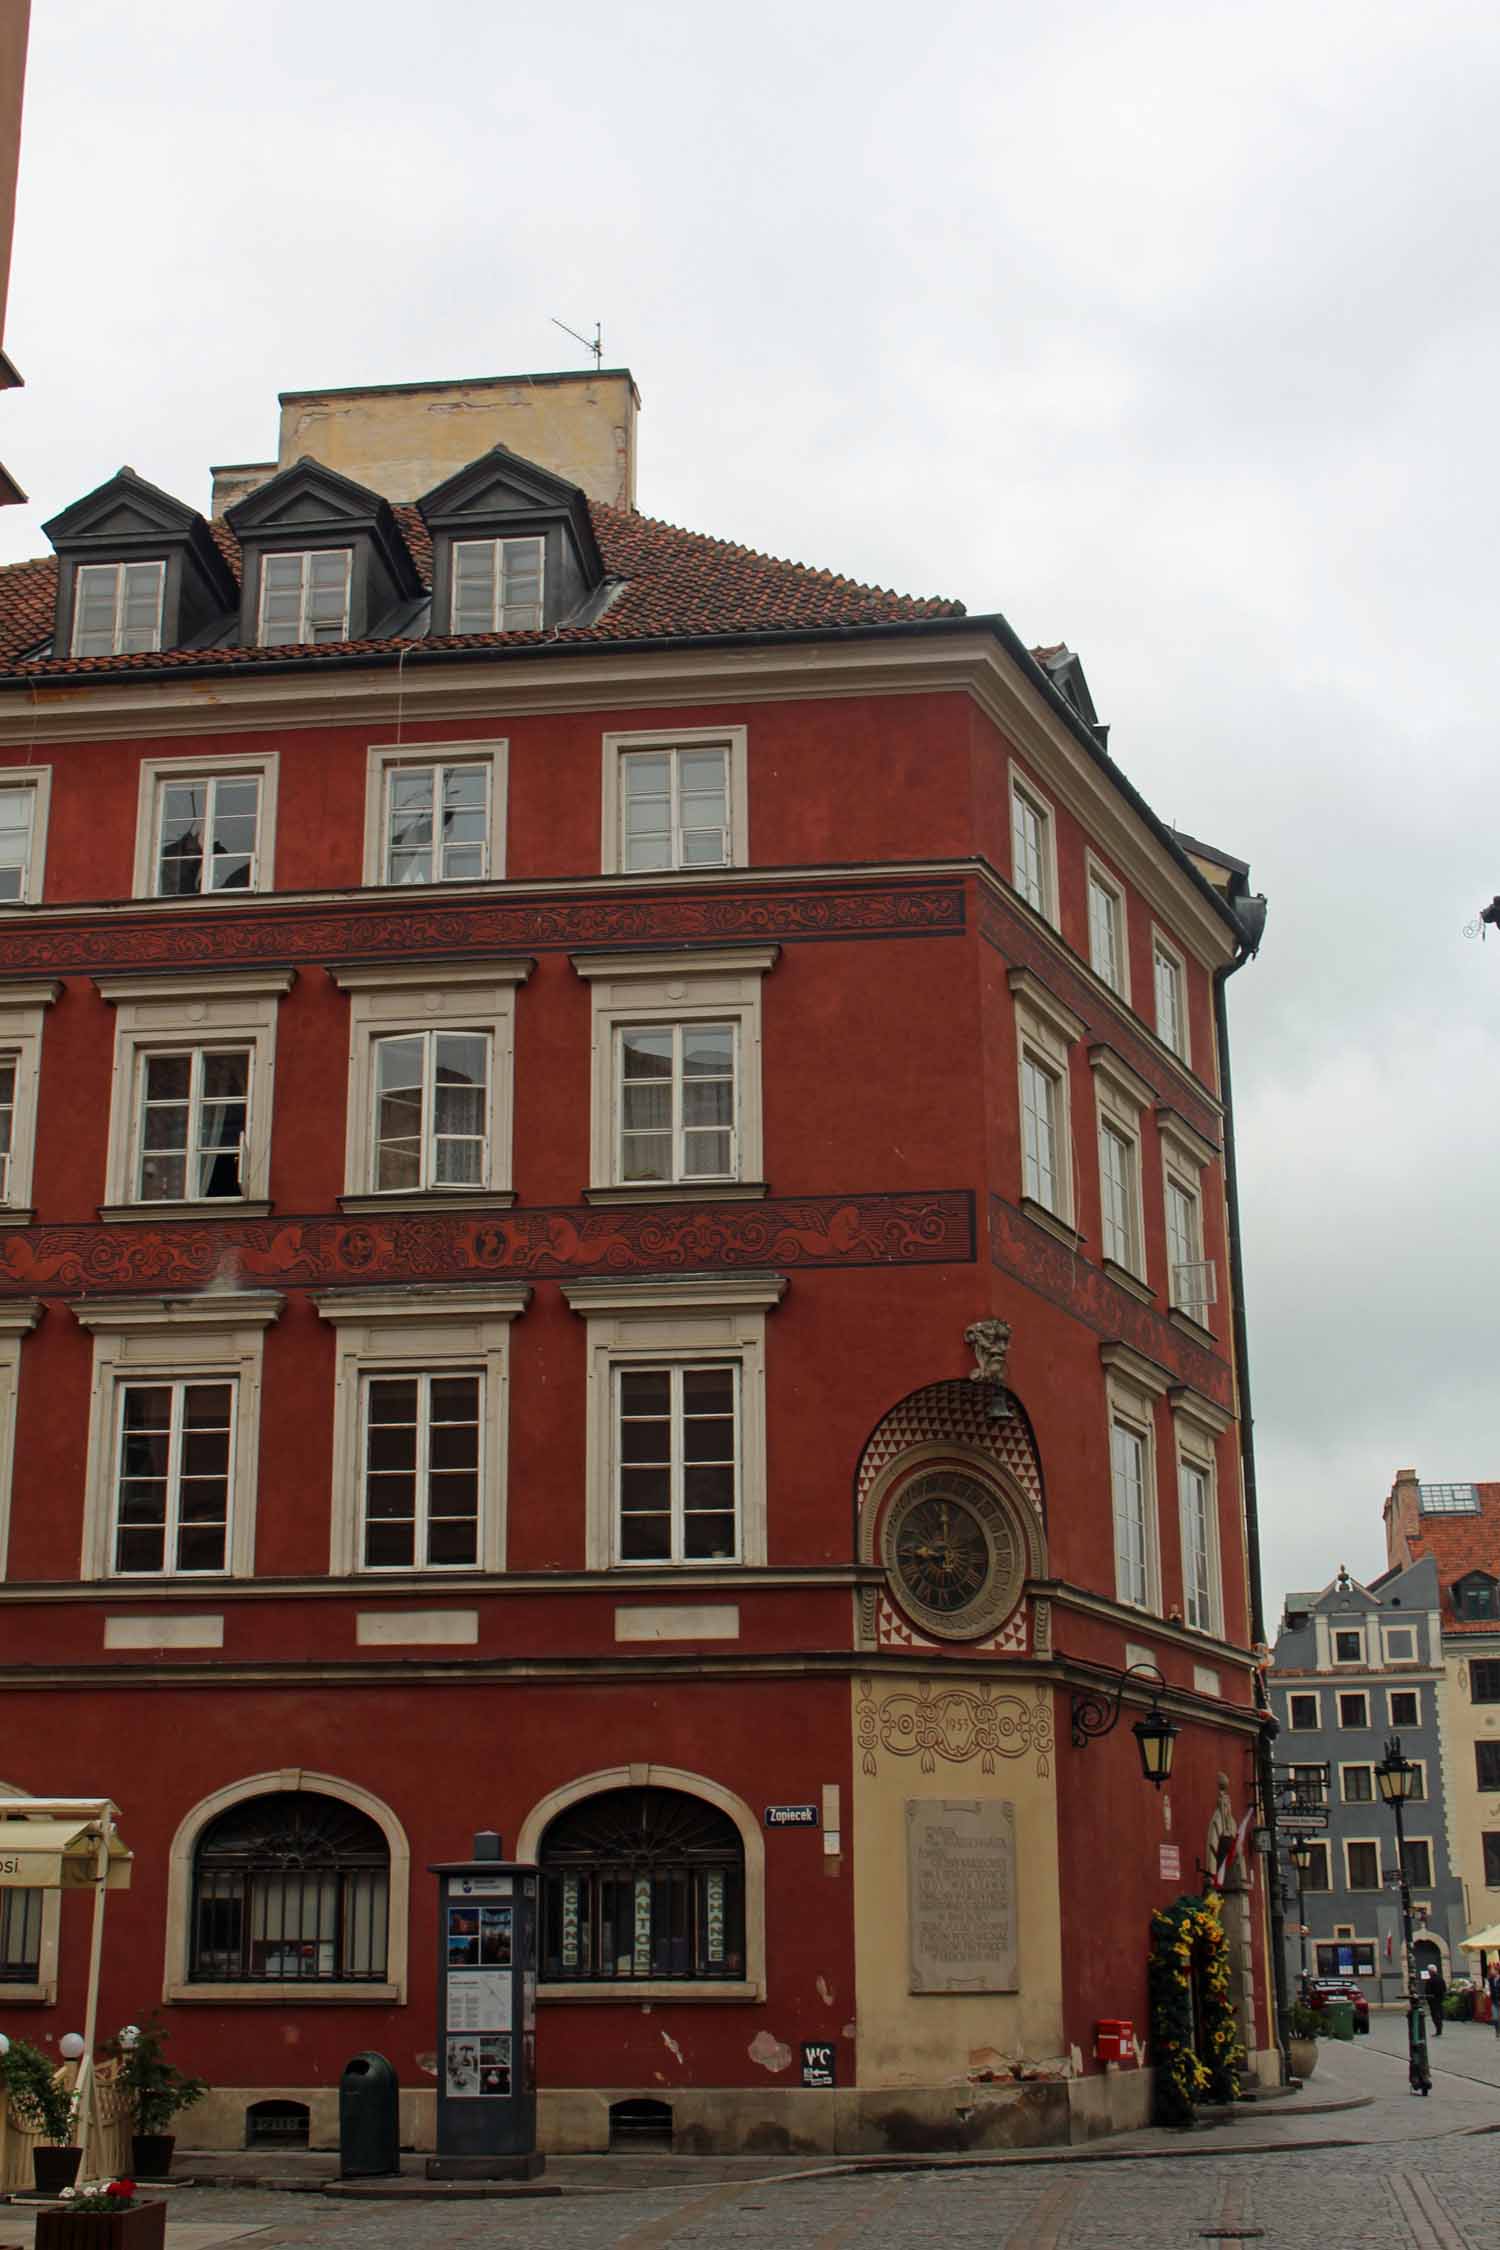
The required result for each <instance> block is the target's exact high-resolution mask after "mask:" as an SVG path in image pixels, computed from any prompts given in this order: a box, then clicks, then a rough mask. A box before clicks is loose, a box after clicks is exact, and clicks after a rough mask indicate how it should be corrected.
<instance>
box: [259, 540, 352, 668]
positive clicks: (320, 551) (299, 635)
mask: <svg viewBox="0 0 1500 2250" xmlns="http://www.w3.org/2000/svg"><path fill="white" fill-rule="evenodd" d="M315 555H342V556H343V558H344V623H343V627H342V630H341V631H339V632H338V633H336V634H335V635H334V637H333V639H332V640H331V641H313V640H309V638H308V633H307V604H308V597H309V595H310V594H311V592H312V573H311V571H310V570H309V569H308V567H307V565H308V564H309V563H310V562H311V561H312V560H313V557H314V556H315ZM293 561H297V562H300V563H301V564H302V583H301V587H300V589H299V592H298V597H297V631H296V633H295V634H294V635H293V636H292V638H291V639H287V638H286V637H285V636H284V635H281V634H278V635H277V637H276V639H275V640H274V641H273V640H268V639H267V637H266V591H267V588H266V564H267V563H270V562H293ZM255 575H256V587H255V645H256V647H257V648H336V647H337V646H338V644H339V642H340V641H346V640H348V638H349V626H350V622H351V619H350V602H351V596H352V593H353V588H354V549H353V548H352V547H340V546H331V547H267V548H264V549H262V551H261V554H260V556H259V559H258V560H257V562H256V565H255Z"/></svg>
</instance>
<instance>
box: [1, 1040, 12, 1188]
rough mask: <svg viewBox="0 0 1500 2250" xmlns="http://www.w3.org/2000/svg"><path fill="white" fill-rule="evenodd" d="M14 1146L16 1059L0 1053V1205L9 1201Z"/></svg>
mask: <svg viewBox="0 0 1500 2250" xmlns="http://www.w3.org/2000/svg"><path fill="white" fill-rule="evenodd" d="M15 1144H16V1057H15V1056H14V1055H7V1054H3V1053H0V1203H9V1201H10V1162H11V1156H12V1154H13V1152H14V1150H15Z"/></svg>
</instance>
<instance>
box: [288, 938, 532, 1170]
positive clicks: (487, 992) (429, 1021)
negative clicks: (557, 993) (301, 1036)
mask: <svg viewBox="0 0 1500 2250" xmlns="http://www.w3.org/2000/svg"><path fill="white" fill-rule="evenodd" d="M532 966H533V964H532V962H531V961H530V960H529V959H513V960H488V961H484V962H477V963H476V962H472V961H418V962H399V963H393V964H390V965H384V964H381V963H372V964H369V965H363V964H362V965H360V966H359V967H356V968H352V969H330V970H329V972H328V974H329V976H330V977H331V978H332V979H333V982H334V983H335V984H336V985H337V986H338V988H339V990H340V991H341V992H347V993H348V995H349V1104H348V1115H347V1122H346V1129H345V1138H344V1193H343V1195H342V1196H341V1197H340V1198H339V1202H340V1205H341V1207H342V1209H344V1210H345V1211H367V1212H368V1211H401V1210H433V1209H438V1208H444V1209H448V1210H464V1209H478V1208H480V1207H483V1208H485V1209H492V1208H493V1207H494V1206H495V1205H496V1204H497V1203H510V1202H512V1201H514V1197H513V1195H512V1192H511V1155H512V1139H513V1132H514V1115H515V1019H516V991H517V988H518V986H520V985H523V984H524V983H525V982H526V979H527V978H528V977H529V976H530V974H531V971H532ZM417 1031H480V1032H484V1033H485V1034H487V1036H488V1038H489V1040H490V1099H489V1117H488V1121H487V1125H488V1149H489V1177H488V1179H487V1180H485V1181H483V1182H481V1183H480V1185H479V1186H477V1187H473V1186H463V1187H433V1188H416V1189H413V1188H377V1187H376V1186H375V1046H376V1042H377V1040H380V1039H388V1038H396V1037H399V1036H400V1035H401V1034H402V1033H403V1032H417Z"/></svg>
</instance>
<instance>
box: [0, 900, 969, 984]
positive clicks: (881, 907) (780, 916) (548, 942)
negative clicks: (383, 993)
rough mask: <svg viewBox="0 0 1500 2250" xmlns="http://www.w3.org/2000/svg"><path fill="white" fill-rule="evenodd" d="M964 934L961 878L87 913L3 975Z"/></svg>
mask: <svg viewBox="0 0 1500 2250" xmlns="http://www.w3.org/2000/svg"><path fill="white" fill-rule="evenodd" d="M963 928H964V893H963V888H962V886H961V885H960V884H958V883H918V884H911V885H906V884H895V883H880V884H870V885H868V886H860V887H857V888H856V887H850V888H849V889H847V890H846V889H844V888H842V887H838V888H834V887H826V888H818V889H815V888H813V887H811V886H808V887H806V888H801V887H796V886H792V887H790V888H788V889H786V890H777V891H771V892H762V891H752V892H724V891H720V890H714V891H711V892H704V893H701V894H698V895H693V894H688V895H685V896H684V895H678V894H672V895H669V896H667V897H661V898H642V897H639V896H632V897H627V898H619V897H601V898H588V897H583V898H579V897H576V896H575V897H573V898H570V899H554V900H549V899H517V898H490V899H473V898H469V899H465V900H462V901H458V900H454V901H448V900H443V899H434V900H430V901H427V902H424V903H423V904H422V905H421V906H399V907H397V906H393V905H391V904H390V902H389V901H388V900H381V901H376V900H371V901H370V902H369V903H365V902H363V901H362V902H360V903H358V904H355V905H350V906H340V907H333V908H330V907H321V906H272V905H269V904H268V905H267V906H266V907H265V909H264V910H250V909H245V910H243V911H241V910H236V911H235V912H233V913H226V912H225V911H224V910H223V909H222V908H221V909H219V910H218V911H216V912H213V913H204V914H177V913H174V914H171V915H161V916H157V917H150V918H147V917H146V916H144V915H143V916H141V917H139V918H137V917H135V916H133V915H132V916H130V917H128V918H127V917H125V916H123V915H114V914H95V915H92V916H90V917H89V918H87V919H86V920H85V919H83V918H81V917H80V918H79V919H77V920H73V919H68V920H55V921H54V920H52V919H50V918H49V919H47V920H44V921H39V922H32V921H28V922H26V923H24V924H19V923H18V924H11V925H8V926H7V927H6V928H5V929H4V931H3V932H0V974H4V975H8V976H19V975H24V974H26V973H28V972H30V973H34V974H38V975H40V974H43V973H50V974H52V975H56V976H66V975H68V974H69V973H72V974H74V975H79V974H95V973H97V972H99V971H101V970H104V969H201V968H205V967H213V966H215V965H227V964H235V965H238V966H244V965H245V964H247V963H253V962H259V961H275V962H306V963H317V964H318V965H320V966H321V965H322V964H324V963H325V962H336V961H340V960H370V959H382V960H385V959H390V960H397V961H415V960H420V959H421V958H422V957H423V956H424V955H426V956H428V957H450V956H452V955H455V954H465V953H479V954H484V953H529V952H542V951H558V950H566V949H568V948H570V947H573V946H617V945H683V944H693V943H701V944H704V945H714V944H719V945H723V944H729V943H733V942H737V941H740V940H744V939H756V938H760V939H771V940H776V941H779V942H781V941H784V942H788V943H790V942H794V941H796V940H797V939H801V938H837V937H860V938H864V937H935V936H949V935H956V934H959V933H961V932H962V930H963Z"/></svg>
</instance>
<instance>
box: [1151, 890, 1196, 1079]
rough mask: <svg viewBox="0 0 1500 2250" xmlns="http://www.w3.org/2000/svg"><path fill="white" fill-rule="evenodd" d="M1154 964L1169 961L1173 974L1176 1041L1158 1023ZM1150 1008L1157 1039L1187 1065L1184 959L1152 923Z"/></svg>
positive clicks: (1189, 1035)
mask: <svg viewBox="0 0 1500 2250" xmlns="http://www.w3.org/2000/svg"><path fill="white" fill-rule="evenodd" d="M1158 961H1165V962H1169V963H1170V964H1171V966H1172V967H1173V968H1174V969H1175V970H1176V973H1177V1016H1178V1022H1177V1029H1178V1033H1179V1037H1178V1038H1177V1039H1172V1038H1170V1037H1169V1036H1168V1031H1167V1026H1166V1025H1165V1024H1164V1023H1163V1020H1162V1013H1163V1011H1162V1004H1161V980H1160V978H1159V976H1158V975H1157V962H1158ZM1151 1007H1152V1021H1153V1023H1154V1024H1155V1026H1156V1036H1157V1038H1158V1039H1159V1040H1160V1041H1161V1043H1162V1045H1163V1046H1164V1047H1165V1048H1166V1049H1167V1051H1168V1053H1169V1054H1173V1055H1175V1056H1176V1057H1177V1060H1178V1061H1179V1062H1180V1063H1183V1064H1185V1065H1188V1066H1191V1063H1192V1033H1191V1031H1190V1029H1189V1024H1188V973H1187V956H1186V955H1185V954H1184V952H1183V951H1182V948H1181V947H1180V946H1178V945H1175V944H1174V943H1173V941H1172V940H1171V938H1169V937H1168V936H1167V934H1166V932H1165V930H1163V929H1162V927H1161V925H1160V924H1159V923H1156V922H1153V923H1152V925H1151Z"/></svg>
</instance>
